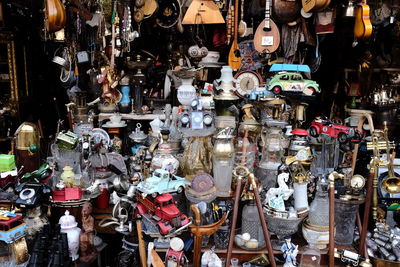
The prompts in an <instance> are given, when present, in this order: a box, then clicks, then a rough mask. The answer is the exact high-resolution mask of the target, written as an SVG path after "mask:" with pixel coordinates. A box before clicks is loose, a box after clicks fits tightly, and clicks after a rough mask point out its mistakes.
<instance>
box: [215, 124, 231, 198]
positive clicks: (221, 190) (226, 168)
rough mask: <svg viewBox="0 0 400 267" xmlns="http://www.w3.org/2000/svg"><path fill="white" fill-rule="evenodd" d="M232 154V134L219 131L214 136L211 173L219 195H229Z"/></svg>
mask: <svg viewBox="0 0 400 267" xmlns="http://www.w3.org/2000/svg"><path fill="white" fill-rule="evenodd" d="M234 156H235V147H234V144H233V136H232V135H230V134H228V133H226V132H224V131H221V132H220V133H219V134H218V135H217V136H216V137H215V138H214V148H213V174H214V179H215V185H216V187H217V196H219V197H228V196H229V195H230V191H231V184H232V169H233V160H234Z"/></svg>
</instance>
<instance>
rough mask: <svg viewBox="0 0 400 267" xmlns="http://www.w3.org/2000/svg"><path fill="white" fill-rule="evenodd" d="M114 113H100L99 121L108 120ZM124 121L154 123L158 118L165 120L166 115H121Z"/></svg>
mask: <svg viewBox="0 0 400 267" xmlns="http://www.w3.org/2000/svg"><path fill="white" fill-rule="evenodd" d="M112 115H114V113H100V114H99V121H103V120H108V119H109V118H110V117H111V116H112ZM120 115H121V116H122V119H123V120H138V121H152V120H154V119H156V118H160V120H165V115H164V114H134V113H127V114H126V113H120Z"/></svg>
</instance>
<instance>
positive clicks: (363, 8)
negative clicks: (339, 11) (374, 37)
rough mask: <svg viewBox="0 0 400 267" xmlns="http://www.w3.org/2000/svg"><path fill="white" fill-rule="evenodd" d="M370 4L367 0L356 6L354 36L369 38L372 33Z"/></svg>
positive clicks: (362, 0)
mask: <svg viewBox="0 0 400 267" xmlns="http://www.w3.org/2000/svg"><path fill="white" fill-rule="evenodd" d="M369 11H370V9H369V6H368V5H367V1H366V0H361V2H360V3H359V4H358V5H356V6H355V7H354V16H355V23H354V36H355V37H356V38H358V39H363V38H368V37H370V36H371V34H372V23H371V20H370V18H369Z"/></svg>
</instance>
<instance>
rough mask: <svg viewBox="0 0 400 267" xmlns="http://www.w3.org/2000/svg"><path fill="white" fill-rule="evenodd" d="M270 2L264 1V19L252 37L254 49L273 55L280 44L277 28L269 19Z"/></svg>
mask: <svg viewBox="0 0 400 267" xmlns="http://www.w3.org/2000/svg"><path fill="white" fill-rule="evenodd" d="M270 6H271V3H270V0H267V1H265V19H264V20H263V21H262V22H261V23H260V25H258V27H257V30H256V34H255V35H254V47H255V49H256V50H257V51H258V52H260V53H263V52H266V53H273V52H275V51H276V50H277V49H278V47H279V44H280V42H281V36H280V33H279V29H278V26H276V24H275V22H274V21H273V20H272V19H271V10H270V8H271V7H270Z"/></svg>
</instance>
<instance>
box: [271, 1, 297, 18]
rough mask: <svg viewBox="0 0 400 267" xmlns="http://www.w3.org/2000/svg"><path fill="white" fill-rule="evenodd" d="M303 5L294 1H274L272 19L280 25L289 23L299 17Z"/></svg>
mask: <svg viewBox="0 0 400 267" xmlns="http://www.w3.org/2000/svg"><path fill="white" fill-rule="evenodd" d="M300 9H301V4H300V2H299V1H293V0H272V17H273V18H274V20H275V21H276V22H278V23H289V22H292V21H295V20H296V19H297V18H298V17H299V13H300Z"/></svg>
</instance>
